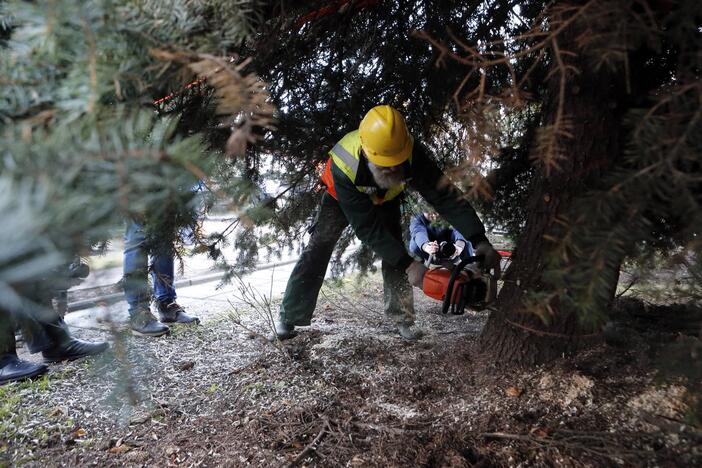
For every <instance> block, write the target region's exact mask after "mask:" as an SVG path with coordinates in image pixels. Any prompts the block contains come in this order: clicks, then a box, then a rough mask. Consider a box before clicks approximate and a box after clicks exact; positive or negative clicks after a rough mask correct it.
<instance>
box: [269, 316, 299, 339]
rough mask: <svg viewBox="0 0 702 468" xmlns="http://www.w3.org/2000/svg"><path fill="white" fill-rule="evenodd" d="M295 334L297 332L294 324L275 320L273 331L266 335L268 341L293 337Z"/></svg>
mask: <svg viewBox="0 0 702 468" xmlns="http://www.w3.org/2000/svg"><path fill="white" fill-rule="evenodd" d="M295 335H297V333H295V325H288V324H287V323H285V322H282V321H280V320H276V321H275V333H272V334H271V335H270V336H269V337H268V341H270V342H274V341H276V340H280V341H283V340H288V339H290V338H292V337H294V336H295Z"/></svg>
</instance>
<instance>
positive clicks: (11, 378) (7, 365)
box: [0, 352, 49, 385]
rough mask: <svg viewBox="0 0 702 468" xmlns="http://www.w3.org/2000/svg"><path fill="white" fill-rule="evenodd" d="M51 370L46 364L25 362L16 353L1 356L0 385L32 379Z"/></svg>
mask: <svg viewBox="0 0 702 468" xmlns="http://www.w3.org/2000/svg"><path fill="white" fill-rule="evenodd" d="M48 369H49V368H48V367H46V365H45V364H36V363H34V362H28V361H23V360H21V359H20V358H18V357H17V354H16V353H14V352H11V353H7V354H4V355H2V356H0V385H3V384H6V383H9V382H15V381H17V380H24V379H31V378H32V377H36V376H38V375H41V374H43V373H44V372H46V371H47V370H48Z"/></svg>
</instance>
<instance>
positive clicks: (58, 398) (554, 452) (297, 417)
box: [0, 276, 702, 468]
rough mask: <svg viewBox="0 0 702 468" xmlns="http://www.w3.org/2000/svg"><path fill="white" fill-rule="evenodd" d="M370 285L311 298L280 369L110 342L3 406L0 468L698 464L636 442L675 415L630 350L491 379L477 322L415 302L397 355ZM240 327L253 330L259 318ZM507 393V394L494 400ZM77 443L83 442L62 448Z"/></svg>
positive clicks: (260, 354)
mask: <svg viewBox="0 0 702 468" xmlns="http://www.w3.org/2000/svg"><path fill="white" fill-rule="evenodd" d="M373 281H375V283H373V284H371V285H370V287H369V286H368V285H365V286H364V287H363V292H364V293H365V294H357V291H356V290H355V289H351V290H349V289H346V290H344V291H343V294H344V296H346V297H351V298H353V302H352V303H349V302H344V301H342V300H340V297H341V296H339V297H331V298H330V300H333V302H331V301H329V302H328V301H325V300H321V301H320V304H319V308H318V310H317V316H316V317H315V319H314V321H313V325H312V327H310V328H308V329H304V328H303V329H301V330H300V333H299V335H298V336H297V337H296V338H294V339H293V340H290V341H289V342H288V343H287V344H286V345H285V347H286V351H287V353H288V355H289V357H287V358H286V357H284V356H283V355H282V354H281V353H280V352H279V351H278V350H276V349H274V348H273V347H271V346H269V345H265V344H263V343H261V342H260V341H258V340H251V339H249V338H248V335H247V334H246V333H243V332H242V331H241V330H240V329H238V328H237V327H235V326H234V325H233V324H232V323H231V322H230V321H228V320H226V319H222V320H219V321H211V322H206V323H203V324H202V325H201V326H200V327H198V328H185V329H182V330H181V331H180V332H179V333H175V334H174V336H171V337H169V338H166V339H159V340H143V339H142V340H139V339H135V338H131V337H124V340H125V345H126V350H127V356H125V358H124V359H123V362H124V363H126V364H127V366H126V367H124V366H123V365H120V364H119V361H115V359H114V356H106V357H105V359H104V360H94V361H78V362H73V363H68V364H63V365H59V366H53V368H52V376H53V377H52V379H51V381H50V388H49V389H48V390H47V391H38V390H36V389H35V388H31V389H27V388H20V387H17V389H16V390H14V391H16V392H17V394H18V395H19V396H20V397H21V403H19V404H18V406H17V408H16V411H17V412H18V414H20V413H21V414H24V415H25V416H27V417H25V418H24V419H22V421H24V423H23V424H24V425H23V426H22V430H21V431H17V432H11V433H7V434H8V437H6V440H7V442H2V441H1V440H0V464H2V460H3V459H5V460H7V462H8V463H9V464H18V463H20V462H21V463H22V464H23V466H37V467H41V468H46V467H47V466H59V465H63V466H85V465H89V464H94V465H98V466H119V467H123V466H176V465H185V466H223V465H224V466H282V465H285V464H288V463H290V462H291V461H292V460H294V459H295V458H296V457H297V456H298V455H299V454H301V453H303V451H304V450H306V448H307V447H309V446H310V444H312V442H313V441H315V440H316V441H317V442H315V444H313V449H309V450H308V452H307V455H306V456H305V457H303V460H301V464H303V465H306V466H364V467H365V466H432V467H434V466H435V467H444V466H452V467H453V466H455V467H459V466H517V465H521V466H554V465H555V466H578V467H579V466H601V465H614V464H617V465H621V464H624V465H628V466H661V465H663V466H666V465H667V466H684V465H688V466H692V465H695V464H699V463H700V462H702V454H700V453H699V450H698V448H699V441H698V439H696V435H695V434H697V432H695V431H696V429H694V428H690V427H688V430H686V431H682V432H681V431H679V430H678V429H675V430H671V429H669V428H666V427H654V426H651V427H648V429H647V430H646V431H645V432H641V427H642V425H643V424H649V425H650V424H651V423H650V422H648V421H645V420H644V419H643V418H644V415H643V413H644V411H643V410H648V409H651V408H656V409H661V408H662V410H661V411H663V413H664V414H665V415H666V416H670V417H680V415H681V411H683V412H684V408H683V407H682V406H680V405H679V401H680V400H681V398H682V397H683V395H682V393H681V392H680V390H679V389H678V388H677V387H675V386H670V385H667V386H662V387H661V386H659V385H658V384H657V383H656V381H655V375H654V372H652V371H651V369H650V368H642V367H637V364H636V363H637V362H638V361H636V360H634V359H632V358H631V354H630V353H629V352H628V351H621V350H620V351H618V352H617V353H612V352H611V349H609V348H607V347H604V346H603V347H597V348H594V349H592V350H590V351H588V352H585V353H583V354H581V355H579V356H576V357H575V358H568V359H563V360H561V361H558V362H556V363H553V364H552V365H549V366H543V367H538V368H534V369H529V370H528V371H524V370H520V371H515V370H514V369H501V368H499V367H497V366H495V365H494V363H493V362H492V361H491V360H490V359H489V358H487V357H485V356H483V355H482V354H481V353H480V351H479V349H478V347H477V345H476V342H477V337H478V334H479V331H480V329H481V328H482V326H483V325H484V323H485V319H486V317H487V314H486V313H484V312H483V313H481V312H470V313H468V314H466V315H464V316H456V317H454V316H443V315H441V314H440V313H438V311H439V310H440V305H439V304H438V303H437V302H434V301H432V300H429V299H427V298H424V297H422V296H419V295H417V296H416V297H415V300H416V305H417V311H418V320H419V322H420V324H421V325H422V326H423V328H425V330H427V332H428V333H427V336H426V337H425V339H423V340H422V341H420V342H417V343H408V342H406V341H404V340H402V339H401V338H399V337H398V336H397V334H396V333H395V330H394V327H393V326H392V325H391V324H390V323H389V322H388V320H386V319H385V318H384V317H383V316H382V314H380V313H379V312H378V311H380V310H382V295H381V294H380V293H379V289H380V288H379V278H378V277H377V276H376V277H374V278H373ZM330 305H331V306H330ZM327 306H330V307H327ZM222 312H223V314H224V313H226V311H222ZM244 320H245V321H246V325H247V326H249V327H253V328H256V327H258V328H259V329H261V330H264V329H265V325H264V323H263V322H262V319H260V318H259V316H258V315H256V314H251V315H250V316H247V317H245V318H244ZM90 333H92V332H90ZM78 334H79V335H80V336H81V337H84V338H97V337H98V336H94V335H92V336H91V335H90V334H87V333H83V332H80V331H79V332H78ZM635 352H636V350H632V351H631V353H635ZM184 362H192V363H193V365H192V366H190V365H188V366H187V369H184V367H183V366H182V363H184ZM125 370H126V371H127V372H125ZM127 383H130V384H132V385H133V387H134V392H135V395H136V397H137V402H136V403H134V404H133V403H130V401H129V398H128V392H126V388H127V386H126V384H127ZM513 387H514V388H519V389H520V390H521V392H520V393H519V395H518V396H514V395H515V394H514V393H513V394H512V396H510V394H508V393H507V392H506V389H509V388H513ZM6 388H7V387H6ZM57 408H60V410H59V409H57ZM671 415H672V416H671ZM26 421H31V423H30V424H27V423H26ZM49 421H51V425H49V424H48V422H49ZM3 422H4V421H3ZM17 422H20V420H19V419H17ZM676 427H678V426H676ZM39 428H48V434H47V435H46V437H44V436H42V437H40V436H38V429H39ZM78 428H81V429H83V430H84V431H85V433H86V434H87V436H86V437H83V438H81V439H80V440H79V441H73V442H70V443H69V442H68V441H69V439H70V434H75V433H76V430H77V429H78ZM3 444H5V445H3ZM2 447H5V448H4V449H3V448H2ZM122 447H124V448H122Z"/></svg>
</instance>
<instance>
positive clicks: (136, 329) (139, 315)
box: [129, 308, 171, 337]
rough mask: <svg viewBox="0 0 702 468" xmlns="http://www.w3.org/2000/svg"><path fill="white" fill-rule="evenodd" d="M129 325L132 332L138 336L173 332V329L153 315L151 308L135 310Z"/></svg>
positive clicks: (161, 334)
mask: <svg viewBox="0 0 702 468" xmlns="http://www.w3.org/2000/svg"><path fill="white" fill-rule="evenodd" d="M129 326H130V327H131V329H132V334H134V335H137V336H154V337H156V336H163V335H167V334H169V333H170V332H171V329H170V328H168V327H167V326H166V325H164V324H162V323H161V322H159V321H158V320H156V317H154V316H153V314H152V313H151V311H150V310H149V309H146V308H144V309H141V310H138V311H137V312H135V313H134V314H133V315H132V316H131V318H130V319H129Z"/></svg>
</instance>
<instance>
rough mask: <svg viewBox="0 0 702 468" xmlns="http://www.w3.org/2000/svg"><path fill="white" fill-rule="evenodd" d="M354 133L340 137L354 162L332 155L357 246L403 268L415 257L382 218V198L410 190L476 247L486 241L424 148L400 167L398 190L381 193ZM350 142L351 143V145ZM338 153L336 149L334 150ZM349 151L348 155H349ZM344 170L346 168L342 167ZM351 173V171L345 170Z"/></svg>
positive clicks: (338, 189)
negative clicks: (366, 247)
mask: <svg viewBox="0 0 702 468" xmlns="http://www.w3.org/2000/svg"><path fill="white" fill-rule="evenodd" d="M357 133H358V131H354V132H351V133H349V134H347V135H346V136H345V137H344V138H342V139H341V140H340V141H339V143H342V142H343V143H344V145H343V148H345V149H346V150H347V151H348V152H349V153H350V154H351V155H352V156H353V158H354V159H355V160H357V161H358V164H357V165H355V164H353V165H351V166H352V167H351V168H349V167H348V166H349V164H343V161H340V160H339V156H340V155H339V154H338V151H334V149H332V151H331V152H330V155H331V156H332V168H331V173H332V177H333V179H334V188H335V190H336V199H337V201H338V202H339V205H340V206H341V209H342V211H343V212H344V214H345V215H346V219H348V221H349V224H350V225H351V227H352V228H353V230H354V232H355V233H356V236H357V237H358V238H359V239H360V240H361V242H363V243H365V244H368V245H369V246H370V247H371V248H372V249H373V251H375V252H376V253H377V254H378V255H379V256H380V257H381V258H382V259H383V260H384V261H386V262H388V263H390V264H391V265H394V266H396V267H399V268H406V267H407V266H409V265H410V263H412V261H413V259H412V257H410V255H409V254H408V253H407V249H406V248H405V245H404V243H403V242H402V240H401V239H397V238H395V237H394V236H393V235H392V234H391V233H390V232H389V230H388V229H387V228H386V227H385V225H384V224H383V220H382V219H381V210H380V204H379V203H378V202H379V201H380V200H383V201H387V200H390V199H394V198H397V197H398V196H400V195H401V193H402V192H403V191H404V190H405V188H406V187H407V186H408V187H409V188H412V189H414V190H416V191H417V192H419V194H420V195H421V196H422V197H424V199H425V200H426V201H427V202H428V203H429V204H430V205H431V206H433V207H434V209H435V210H436V211H437V212H438V213H439V214H440V215H441V216H442V217H443V218H444V219H445V220H446V221H448V222H449V223H450V224H451V225H452V226H453V227H454V228H455V229H457V230H458V231H459V232H460V233H461V234H463V235H464V237H466V238H467V239H468V240H469V241H470V242H471V243H472V244H473V245H474V246H475V245H477V244H478V243H479V242H481V241H484V240H487V238H486V237H485V227H484V226H483V223H482V222H481V221H480V218H478V215H477V214H476V213H475V210H474V209H473V207H472V206H471V205H470V203H468V201H467V200H466V199H465V197H464V195H463V193H462V192H461V191H460V190H459V189H458V188H457V187H456V186H455V185H453V184H452V183H451V182H450V181H449V180H448V179H447V178H446V177H445V176H444V174H443V172H442V171H441V169H439V167H438V166H437V165H436V163H435V162H434V161H433V160H432V159H431V156H430V153H429V151H428V149H427V148H426V146H424V145H422V144H421V143H417V142H415V145H414V149H413V151H412V155H411V156H410V159H409V160H408V161H407V162H406V163H405V164H404V166H403V167H404V170H405V172H406V182H405V184H402V186H401V187H393V188H392V189H390V190H382V189H380V188H379V187H378V185H377V184H376V183H375V181H374V179H373V175H372V174H371V172H370V169H369V168H368V160H367V159H366V157H365V155H364V153H363V152H362V151H361V146H360V142H359V143H358V144H356V143H355V142H356V141H357ZM349 143H352V144H349ZM335 148H337V149H338V146H335ZM349 150H350V151H349ZM344 166H346V167H344ZM349 169H352V170H349Z"/></svg>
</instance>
